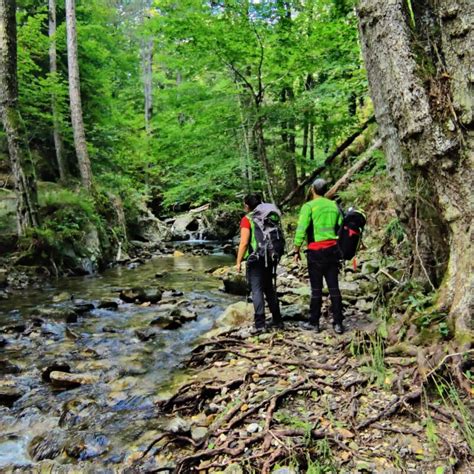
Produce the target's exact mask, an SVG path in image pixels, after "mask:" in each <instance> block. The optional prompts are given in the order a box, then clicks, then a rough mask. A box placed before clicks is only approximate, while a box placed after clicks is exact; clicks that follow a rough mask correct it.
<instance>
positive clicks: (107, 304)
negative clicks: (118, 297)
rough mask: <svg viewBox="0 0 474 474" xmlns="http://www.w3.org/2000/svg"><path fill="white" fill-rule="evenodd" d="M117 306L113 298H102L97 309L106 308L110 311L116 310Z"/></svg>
mask: <svg viewBox="0 0 474 474" xmlns="http://www.w3.org/2000/svg"><path fill="white" fill-rule="evenodd" d="M118 307H119V304H118V303H117V301H115V300H102V301H101V302H100V303H99V309H108V310H111V311H116V310H117V309H118Z"/></svg>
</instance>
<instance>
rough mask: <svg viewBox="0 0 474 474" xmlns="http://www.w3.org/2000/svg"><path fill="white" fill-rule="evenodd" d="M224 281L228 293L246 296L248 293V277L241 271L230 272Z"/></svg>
mask: <svg viewBox="0 0 474 474" xmlns="http://www.w3.org/2000/svg"><path fill="white" fill-rule="evenodd" d="M223 282H224V291H225V292H226V293H230V294H231V295H239V296H246V295H247V293H248V284H247V279H246V278H245V277H244V276H243V275H241V274H240V273H229V274H228V275H227V276H226V277H224V279H223Z"/></svg>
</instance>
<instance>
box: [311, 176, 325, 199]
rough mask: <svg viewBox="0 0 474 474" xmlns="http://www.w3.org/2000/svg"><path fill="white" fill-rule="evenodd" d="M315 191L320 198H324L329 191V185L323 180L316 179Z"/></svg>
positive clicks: (314, 183)
mask: <svg viewBox="0 0 474 474" xmlns="http://www.w3.org/2000/svg"><path fill="white" fill-rule="evenodd" d="M313 189H314V192H315V193H316V194H317V195H318V196H324V195H325V194H326V192H327V190H328V183H327V182H326V181H325V180H324V179H322V178H318V179H315V180H314V182H313Z"/></svg>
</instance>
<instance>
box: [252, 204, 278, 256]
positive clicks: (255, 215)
mask: <svg viewBox="0 0 474 474" xmlns="http://www.w3.org/2000/svg"><path fill="white" fill-rule="evenodd" d="M251 219H252V221H253V224H254V225H253V230H254V232H255V240H256V242H257V248H256V249H252V254H253V255H255V256H256V257H257V258H259V259H260V258H263V259H265V265H268V263H269V261H270V262H272V263H273V264H274V265H276V264H277V263H278V262H279V261H280V259H281V257H282V256H283V254H284V253H285V237H284V235H283V229H282V225H281V213H280V211H279V210H278V208H277V207H276V206H275V205H273V204H268V203H263V204H260V205H259V206H257V207H256V208H255V209H254V211H253V212H252V214H251Z"/></svg>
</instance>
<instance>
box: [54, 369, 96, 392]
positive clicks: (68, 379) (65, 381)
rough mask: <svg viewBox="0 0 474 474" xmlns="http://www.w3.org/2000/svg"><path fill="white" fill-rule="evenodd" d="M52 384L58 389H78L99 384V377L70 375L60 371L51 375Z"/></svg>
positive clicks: (55, 371)
mask: <svg viewBox="0 0 474 474" xmlns="http://www.w3.org/2000/svg"><path fill="white" fill-rule="evenodd" d="M49 378H50V380H51V383H52V384H53V385H54V386H55V387H58V388H65V389H68V388H76V387H80V386H81V385H90V384H94V383H97V382H98V381H99V377H98V376H97V375H92V374H70V373H67V372H60V371H58V370H53V371H52V372H51V373H50V374H49Z"/></svg>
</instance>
